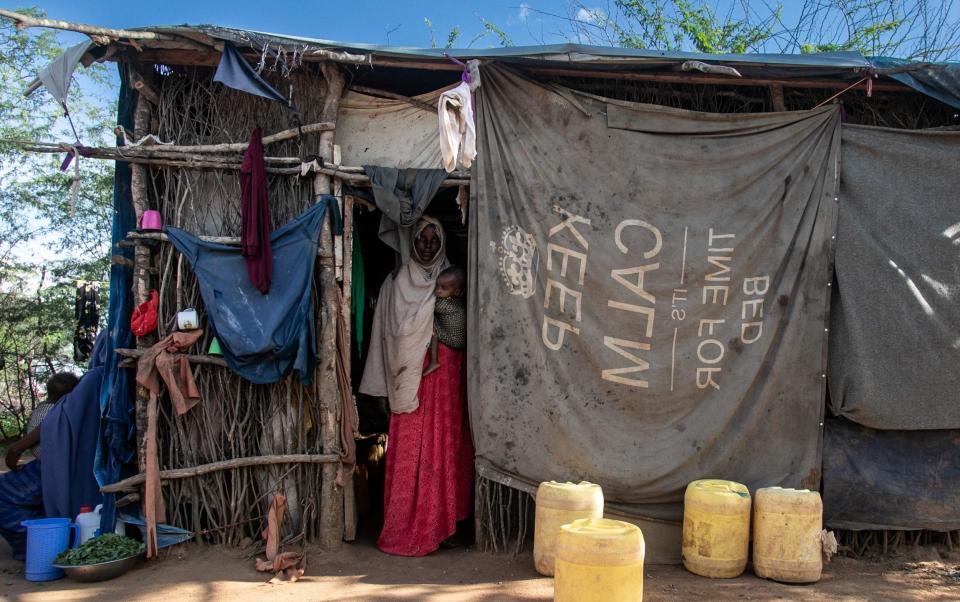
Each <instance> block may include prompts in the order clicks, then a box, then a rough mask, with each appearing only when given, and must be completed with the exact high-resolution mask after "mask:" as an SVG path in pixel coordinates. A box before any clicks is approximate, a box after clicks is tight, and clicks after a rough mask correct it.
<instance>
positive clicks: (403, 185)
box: [363, 165, 447, 263]
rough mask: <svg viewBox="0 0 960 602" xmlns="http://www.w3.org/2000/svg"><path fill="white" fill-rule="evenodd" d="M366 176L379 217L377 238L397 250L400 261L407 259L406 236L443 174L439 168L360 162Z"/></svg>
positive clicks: (442, 178) (407, 239)
mask: <svg viewBox="0 0 960 602" xmlns="http://www.w3.org/2000/svg"><path fill="white" fill-rule="evenodd" d="M363 171H365V172H366V174H367V176H369V177H370V186H371V188H373V199H374V202H375V203H376V204H377V209H379V210H380V211H382V212H383V215H382V216H381V217H380V232H379V235H380V240H382V241H383V242H384V243H386V244H387V246H389V247H390V248H391V249H393V250H394V251H396V252H398V253H400V257H401V258H402V260H403V263H406V262H407V260H409V259H410V249H411V248H412V247H411V246H410V245H411V243H412V242H413V241H412V240H411V239H410V237H411V235H412V233H413V228H414V226H416V225H417V220H419V219H420V216H421V215H423V212H424V210H426V208H427V206H428V205H429V204H430V201H432V200H433V196H434V195H435V194H437V190H439V189H440V184H442V183H443V180H444V179H445V178H446V177H447V172H445V171H444V170H442V169H397V168H396V167H380V166H378V165H364V166H363Z"/></svg>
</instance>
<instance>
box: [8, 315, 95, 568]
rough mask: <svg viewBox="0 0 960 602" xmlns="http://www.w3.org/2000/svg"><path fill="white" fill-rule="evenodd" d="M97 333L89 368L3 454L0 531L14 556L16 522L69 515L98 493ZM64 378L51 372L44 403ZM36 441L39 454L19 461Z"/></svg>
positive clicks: (22, 549)
mask: <svg viewBox="0 0 960 602" xmlns="http://www.w3.org/2000/svg"><path fill="white" fill-rule="evenodd" d="M103 334H105V333H101V336H100V337H98V338H97V343H96V346H95V348H94V354H93V355H94V357H93V359H92V360H91V362H90V369H89V370H87V372H86V374H84V375H83V377H82V378H81V379H80V380H79V382H77V383H76V386H75V387H74V388H73V390H71V391H69V392H61V393H59V394H60V395H61V396H60V397H59V399H58V400H57V402H56V403H53V404H52V405H51V406H49V407H48V408H47V415H46V416H45V417H44V418H43V420H42V421H41V422H40V425H39V427H37V428H35V429H34V430H32V431H30V432H29V433H28V434H27V435H26V436H25V437H24V438H23V439H21V440H19V441H17V442H16V443H14V444H13V446H12V447H11V449H10V451H9V452H8V454H7V457H6V463H7V466H8V467H10V469H11V470H10V472H7V473H5V474H2V475H0V535H2V536H3V537H4V538H5V539H6V540H7V541H8V542H9V543H10V547H11V548H12V550H13V557H14V558H16V559H18V560H23V559H24V557H25V555H26V543H27V537H26V527H24V526H22V525H21V524H20V523H21V522H22V521H24V520H30V519H35V518H43V517H45V516H46V517H49V518H55V517H64V518H71V519H72V518H73V517H75V516H76V515H77V513H79V511H80V508H81V507H82V506H91V507H93V506H96V505H97V504H99V503H101V501H102V499H103V496H102V494H101V493H100V488H99V487H98V486H97V481H96V479H95V478H94V476H93V464H94V457H95V455H96V449H97V440H98V439H99V436H100V384H101V381H102V380H103V364H104V362H105V360H106V338H105V337H104V336H103ZM61 380H63V381H66V382H67V383H68V382H69V379H66V378H65V377H61V376H60V375H59V374H58V375H54V378H52V379H51V381H52V385H53V388H52V389H48V393H47V401H48V402H50V401H52V400H53V399H54V397H55V396H56V395H57V388H58V387H60V386H61V385H59V384H57V383H58V382H60V381H61ZM37 443H39V444H40V456H39V458H37V459H36V460H34V461H32V462H28V463H26V464H24V465H22V466H21V465H20V464H19V459H20V456H21V454H23V452H24V451H26V450H27V449H29V448H30V447H32V446H33V445H36V444H37Z"/></svg>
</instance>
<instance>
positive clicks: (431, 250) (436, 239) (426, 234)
mask: <svg viewBox="0 0 960 602" xmlns="http://www.w3.org/2000/svg"><path fill="white" fill-rule="evenodd" d="M413 246H414V248H415V249H416V250H417V255H418V256H419V257H420V259H421V261H423V262H424V263H430V262H431V261H433V258H434V257H436V256H437V253H439V252H440V236H439V234H438V233H437V229H436V228H435V227H433V226H427V227H426V228H424V229H423V230H421V232H420V234H419V236H417V238H416V240H414V241H413Z"/></svg>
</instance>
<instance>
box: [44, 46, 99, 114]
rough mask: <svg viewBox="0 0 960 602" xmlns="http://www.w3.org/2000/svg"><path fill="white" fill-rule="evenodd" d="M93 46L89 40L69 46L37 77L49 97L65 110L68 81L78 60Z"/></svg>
mask: <svg viewBox="0 0 960 602" xmlns="http://www.w3.org/2000/svg"><path fill="white" fill-rule="evenodd" d="M91 44H93V42H92V41H91V40H87V41H86V42H81V43H79V44H77V45H76V46H71V47H70V48H67V49H66V50H64V51H63V54H61V55H60V56H58V57H57V58H55V59H54V60H53V62H52V63H50V64H49V65H47V66H46V67H45V68H44V70H43V71H41V72H40V74H39V75H37V79H39V80H40V81H41V82H42V83H43V85H44V86H45V87H46V88H47V91H48V92H50V95H51V96H53V97H54V98H56V99H57V102H59V103H60V105H61V106H62V107H63V108H64V110H66V108H67V91H68V90H69V89H70V79H71V78H72V77H73V72H74V71H75V70H76V68H77V63H79V62H80V58H81V57H82V56H83V54H84V53H85V52H86V51H87V49H88V48H90V45H91Z"/></svg>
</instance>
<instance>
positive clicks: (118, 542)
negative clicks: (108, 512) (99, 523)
mask: <svg viewBox="0 0 960 602" xmlns="http://www.w3.org/2000/svg"><path fill="white" fill-rule="evenodd" d="M146 549H147V546H145V545H144V544H142V543H140V542H139V541H136V540H135V539H130V538H129V537H124V536H123V535H117V534H116V533H104V534H103V535H100V536H99V537H93V538H91V539H88V540H87V541H85V542H83V544H81V545H80V546H78V547H76V548H73V549H72V550H64V551H62V552H60V554H58V555H57V558H56V560H54V564H64V565H71V566H80V565H84V564H97V563H98V562H109V561H111V560H120V559H121V558H129V557H130V556H136V555H137V554H140V553H142V552H143V551H144V550H146Z"/></svg>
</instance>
